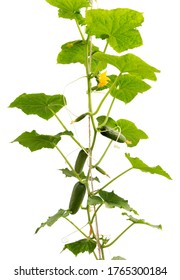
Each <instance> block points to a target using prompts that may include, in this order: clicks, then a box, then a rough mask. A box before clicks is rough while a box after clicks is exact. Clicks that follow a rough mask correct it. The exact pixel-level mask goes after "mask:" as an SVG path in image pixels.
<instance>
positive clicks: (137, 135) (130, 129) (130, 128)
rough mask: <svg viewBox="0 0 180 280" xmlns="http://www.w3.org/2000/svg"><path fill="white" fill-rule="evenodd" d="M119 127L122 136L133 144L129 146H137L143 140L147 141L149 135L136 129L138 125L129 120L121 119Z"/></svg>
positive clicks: (118, 121)
mask: <svg viewBox="0 0 180 280" xmlns="http://www.w3.org/2000/svg"><path fill="white" fill-rule="evenodd" d="M116 123H117V125H118V126H119V127H120V129H121V132H122V134H123V135H124V136H125V137H126V139H128V141H130V142H131V144H128V146H129V147H134V146H136V145H137V144H138V143H139V141H140V140H141V139H147V138H148V136H147V134H146V133H145V132H144V131H143V130H141V129H139V128H137V127H136V125H135V124H134V123H133V122H131V121H128V120H125V119H120V120H117V121H116Z"/></svg>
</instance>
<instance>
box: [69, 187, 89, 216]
mask: <svg viewBox="0 0 180 280" xmlns="http://www.w3.org/2000/svg"><path fill="white" fill-rule="evenodd" d="M85 193H86V186H85V185H84V184H82V183H80V182H77V183H76V184H75V185H74V188H73V190H72V194H71V198H70V202H69V210H70V211H71V214H72V215H74V214H76V213H77V212H78V210H79V208H80V206H81V203H82V201H83V198H84V196H85Z"/></svg>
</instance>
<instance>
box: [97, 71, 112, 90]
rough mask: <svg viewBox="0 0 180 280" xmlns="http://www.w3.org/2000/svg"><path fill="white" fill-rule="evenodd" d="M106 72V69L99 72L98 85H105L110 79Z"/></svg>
mask: <svg viewBox="0 0 180 280" xmlns="http://www.w3.org/2000/svg"><path fill="white" fill-rule="evenodd" d="M106 72H107V71H105V72H103V73H100V74H99V75H98V81H99V84H98V87H104V86H105V85H107V83H108V81H110V79H109V78H108V77H107V76H106Z"/></svg>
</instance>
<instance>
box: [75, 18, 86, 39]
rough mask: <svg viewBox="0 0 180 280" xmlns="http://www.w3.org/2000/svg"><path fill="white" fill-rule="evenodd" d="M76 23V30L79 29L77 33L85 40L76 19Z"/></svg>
mask: <svg viewBox="0 0 180 280" xmlns="http://www.w3.org/2000/svg"><path fill="white" fill-rule="evenodd" d="M76 25H77V28H78V30H79V33H80V35H81V38H82V40H83V41H85V38H84V35H83V33H82V31H81V28H80V26H79V23H78V21H77V20H76Z"/></svg>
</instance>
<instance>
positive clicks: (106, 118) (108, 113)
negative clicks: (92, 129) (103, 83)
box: [99, 97, 115, 128]
mask: <svg viewBox="0 0 180 280" xmlns="http://www.w3.org/2000/svg"><path fill="white" fill-rule="evenodd" d="M114 101H115V97H114V98H113V100H112V102H111V104H110V106H109V109H108V112H107V115H106V117H105V120H104V121H103V123H101V124H100V125H99V128H100V127H103V126H104V125H106V123H107V121H108V118H109V115H110V112H111V109H112V107H113V104H114Z"/></svg>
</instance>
